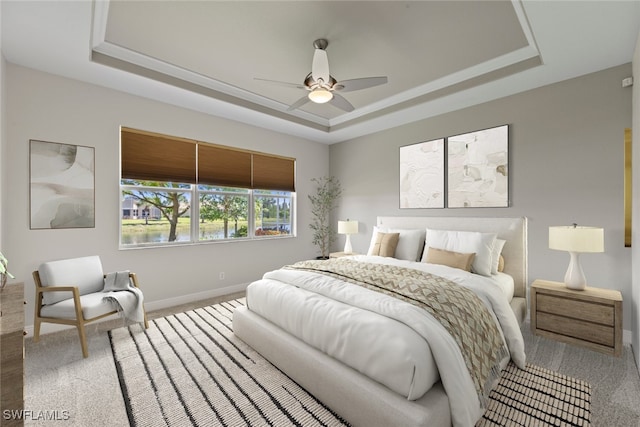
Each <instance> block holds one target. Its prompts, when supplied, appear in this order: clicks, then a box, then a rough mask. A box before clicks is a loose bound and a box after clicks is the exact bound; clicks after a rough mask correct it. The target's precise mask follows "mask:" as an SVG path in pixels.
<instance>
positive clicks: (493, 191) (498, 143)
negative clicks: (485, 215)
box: [447, 125, 509, 208]
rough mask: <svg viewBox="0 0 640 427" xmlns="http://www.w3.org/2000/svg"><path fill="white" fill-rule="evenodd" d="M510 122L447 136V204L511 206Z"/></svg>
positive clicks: (454, 206)
mask: <svg viewBox="0 0 640 427" xmlns="http://www.w3.org/2000/svg"><path fill="white" fill-rule="evenodd" d="M508 166H509V125H503V126H498V127H494V128H490V129H484V130H479V131H475V132H469V133H465V134H461V135H456V136H451V137H449V138H447V190H448V192H447V205H448V207H450V208H463V207H508V206H509V175H508V170H509V169H508Z"/></svg>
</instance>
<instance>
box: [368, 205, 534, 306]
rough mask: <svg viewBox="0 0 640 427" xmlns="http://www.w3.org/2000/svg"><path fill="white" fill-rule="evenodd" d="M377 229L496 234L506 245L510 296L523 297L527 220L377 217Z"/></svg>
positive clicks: (506, 268)
mask: <svg viewBox="0 0 640 427" xmlns="http://www.w3.org/2000/svg"><path fill="white" fill-rule="evenodd" d="M377 225H378V227H387V228H410V229H422V230H424V229H426V228H433V229H437V230H457V231H480V232H482V233H496V234H497V235H498V237H499V238H501V239H504V240H506V241H507V243H506V244H505V245H504V248H503V249H502V256H503V257H504V272H505V273H507V274H509V275H511V276H512V277H513V280H514V284H515V290H514V296H518V297H522V298H526V295H527V283H528V277H527V274H528V273H527V218H526V217H520V218H472V217H451V216H448V217H426V216H379V217H378V220H377Z"/></svg>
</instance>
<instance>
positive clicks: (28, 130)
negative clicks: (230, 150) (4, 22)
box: [1, 64, 329, 325]
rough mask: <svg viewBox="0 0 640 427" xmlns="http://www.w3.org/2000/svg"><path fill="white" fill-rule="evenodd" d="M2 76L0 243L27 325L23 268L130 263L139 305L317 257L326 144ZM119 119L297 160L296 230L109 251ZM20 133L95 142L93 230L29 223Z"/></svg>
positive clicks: (103, 93)
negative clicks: (83, 260) (317, 204)
mask: <svg viewBox="0 0 640 427" xmlns="http://www.w3.org/2000/svg"><path fill="white" fill-rule="evenodd" d="M5 73H6V76H5V78H6V93H5V95H6V99H5V101H6V102H5V105H6V109H5V119H6V120H5V122H4V123H5V129H3V130H4V131H5V132H4V133H5V138H3V147H2V149H3V157H2V166H1V167H2V173H3V181H4V182H3V185H4V187H3V192H2V245H1V247H2V251H3V253H4V254H5V255H6V256H7V258H8V259H9V262H10V267H11V271H12V272H13V273H14V274H15V275H16V281H24V282H25V293H26V296H27V301H28V302H29V304H28V306H27V314H26V316H27V317H26V324H27V325H32V324H33V305H32V304H33V293H34V288H33V280H32V277H31V272H32V271H33V270H34V269H36V268H37V267H38V265H39V264H40V263H42V262H44V261H49V260H55V259H61V258H69V257H76V256H84V255H91V254H96V255H100V256H101V258H102V261H103V265H104V269H105V271H116V270H122V269H131V270H134V271H135V272H136V273H137V274H138V276H139V279H140V282H141V286H142V288H143V290H144V293H145V299H146V302H147V306H148V307H154V306H156V307H157V306H163V305H167V304H170V303H175V302H181V301H186V300H184V299H183V300H181V298H185V296H187V298H188V299H193V298H198V297H205V296H210V295H216V294H222V293H228V292H229V291H230V290H233V289H237V288H239V287H242V285H243V284H247V283H249V282H251V281H253V280H256V279H258V278H260V277H261V276H262V274H263V273H264V272H266V271H268V270H271V269H274V268H278V267H281V266H282V265H284V264H287V263H291V262H293V261H297V260H300V259H303V258H311V257H315V256H316V248H315V247H314V246H313V245H312V243H311V242H312V236H311V233H310V230H309V228H308V226H307V224H308V223H309V221H310V218H311V214H310V211H309V203H308V198H307V194H309V191H311V190H312V189H313V186H312V183H311V181H310V180H311V178H314V177H318V176H322V175H326V174H327V173H328V170H329V148H328V146H327V145H324V144H319V143H315V142H311V141H307V140H304V139H301V138H296V137H292V136H288V135H283V134H279V133H276V132H270V131H266V130H264V129H260V128H256V127H252V126H248V125H245V124H241V123H238V122H233V121H229V120H225V119H220V118H216V117H212V116H209V115H206V114H202V113H198V112H194V111H190V110H186V109H183V108H177V107H173V106H170V105H168V104H163V103H159V102H155V101H150V100H148V99H144V98H140V97H136V96H131V95H127V94H124V93H121V92H117V91H114V90H110V89H105V88H103V87H99V86H94V85H90V84H85V83H82V82H78V81H75V80H70V79H66V78H61V77H57V76H53V75H51V74H46V73H42V72H39V71H34V70H31V69H27V68H23V67H19V66H16V65H12V64H7V66H6V67H5ZM121 125H123V126H128V127H132V128H137V129H143V130H149V131H153V132H159V133H166V134H169V135H175V136H180V137H185V138H193V139H197V140H200V141H207V142H213V143H217V144H223V145H230V146H234V147H239V148H246V149H251V150H257V151H263V152H267V153H273V154H278V155H283V156H289V157H294V158H296V159H297V177H296V178H297V189H298V203H297V207H298V216H297V220H298V237H296V238H286V239H266V240H260V241H251V242H247V241H244V242H226V243H216V244H200V245H187V246H180V247H164V248H154V249H136V250H118V232H119V231H118V225H119V221H120V218H119V212H118V206H119V186H118V185H119V126H121ZM29 139H39V140H43V141H51V142H61V143H68V144H78V145H87V146H92V147H95V155H96V181H95V184H96V201H95V202H96V226H95V228H91V229H69V230H30V229H29ZM223 271H224V272H225V279H224V280H219V273H220V272H223ZM154 303H155V305H154Z"/></svg>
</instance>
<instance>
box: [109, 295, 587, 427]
mask: <svg viewBox="0 0 640 427" xmlns="http://www.w3.org/2000/svg"><path fill="white" fill-rule="evenodd" d="M244 302H245V301H244V299H238V300H233V301H228V302H224V303H221V304H216V305H212V306H209V307H205V308H200V309H196V310H192V311H187V312H184V313H179V314H175V315H171V316H167V317H163V318H160V319H155V320H152V321H150V322H149V329H147V330H144V329H142V328H141V327H140V326H138V325H132V326H129V327H126V328H119V329H114V330H112V331H110V332H109V338H110V340H111V348H112V350H113V356H114V360H115V364H116V369H117V372H118V378H119V380H120V385H121V388H122V394H123V397H124V401H125V406H126V409H127V415H128V417H129V423H130V425H131V426H154V427H156V426H161V425H166V426H275V427H280V426H301V427H307V426H309V427H313V426H327V427H333V426H348V425H349V424H348V423H347V422H346V421H345V420H343V419H342V418H341V417H340V416H339V415H338V414H335V413H334V412H332V411H331V410H330V409H329V408H327V407H326V406H325V405H323V404H322V402H320V401H318V400H317V399H316V398H315V397H313V396H312V395H310V394H309V393H307V392H306V391H305V390H304V389H303V388H301V387H300V386H298V385H297V384H296V383H295V382H294V381H293V380H291V379H290V378H289V377H287V376H286V375H285V374H284V373H282V372H281V371H280V370H278V369H277V368H275V367H274V366H273V365H271V364H270V363H269V362H268V361H266V360H265V359H264V358H263V357H261V356H260V355H259V354H258V353H256V352H255V351H254V350H253V349H252V348H251V347H249V346H247V345H246V344H244V343H243V342H242V341H241V340H240V339H239V338H237V337H236V336H235V335H234V334H233V330H232V328H231V316H232V313H233V310H234V309H235V307H237V306H239V305H243V304H244ZM590 396H591V390H590V386H589V385H588V384H586V383H585V382H582V381H579V380H575V379H573V378H569V377H566V376H563V375H560V374H558V373H555V372H552V371H549V370H546V369H543V368H540V367H537V366H533V365H528V366H527V369H525V370H520V369H518V368H516V367H515V366H513V365H510V366H508V367H507V369H506V370H505V371H504V372H503V374H502V376H501V378H500V382H499V384H498V386H497V387H496V389H494V390H493V391H492V393H491V395H490V399H489V404H488V406H487V410H486V412H485V414H484V417H483V418H482V419H481V420H480V421H479V422H478V424H477V426H479V427H480V426H481V427H489V426H547V425H551V426H589V425H590V424H589V420H590V417H591V413H590Z"/></svg>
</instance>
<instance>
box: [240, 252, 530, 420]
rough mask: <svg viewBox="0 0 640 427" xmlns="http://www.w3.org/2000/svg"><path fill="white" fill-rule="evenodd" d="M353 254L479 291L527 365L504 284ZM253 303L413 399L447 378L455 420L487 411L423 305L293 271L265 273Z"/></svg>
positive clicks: (250, 294) (253, 290)
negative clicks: (439, 380)
mask: <svg viewBox="0 0 640 427" xmlns="http://www.w3.org/2000/svg"><path fill="white" fill-rule="evenodd" d="M353 259H355V260H358V261H365V262H377V263H383V264H391V265H398V266H405V267H412V268H417V269H420V270H423V271H427V272H430V273H433V274H437V275H440V276H443V277H446V278H448V279H450V280H453V281H455V282H457V283H459V284H461V285H463V286H465V287H468V288H470V289H472V290H473V291H474V292H476V293H477V294H478V296H479V297H480V298H481V299H482V300H483V302H484V303H485V304H486V305H487V306H488V307H490V308H491V309H492V311H493V313H495V316H496V319H497V321H498V322H499V324H500V326H501V328H502V331H503V336H504V337H505V339H506V344H507V347H508V348H509V351H510V352H511V357H512V359H513V360H514V361H515V362H516V363H517V364H518V365H519V366H521V367H524V361H525V356H524V343H523V340H522V335H521V333H520V329H519V326H518V322H517V320H516V319H515V315H514V314H513V311H511V309H510V307H509V303H508V298H506V297H505V294H504V287H505V286H504V285H505V283H503V284H502V285H503V286H501V285H499V284H498V283H497V281H496V280H494V279H493V278H491V277H485V276H479V275H477V274H472V273H468V272H465V271H462V270H457V269H453V268H450V267H446V266H442V265H434V264H425V263H415V262H410V261H402V260H397V259H394V258H382V257H372V256H357V257H354V258H353ZM501 280H503V281H505V280H504V279H501ZM506 282H508V280H507V281H506ZM286 283H289V284H290V285H293V287H292V286H290V285H288V284H286ZM506 287H507V289H508V283H507V286H506ZM299 288H302V289H299ZM512 294H513V291H511V295H512ZM326 297H328V298H326ZM247 303H248V307H249V309H251V310H252V311H254V312H256V313H257V314H260V315H261V316H263V317H264V318H266V319H268V320H270V321H272V322H273V323H275V324H277V325H278V326H280V327H281V328H282V329H284V330H286V331H287V332H289V333H291V334H292V335H294V336H296V337H298V338H299V339H301V340H303V341H305V342H306V343H308V344H310V345H312V346H314V347H316V348H318V349H321V350H322V351H324V352H325V353H327V354H329V355H331V356H333V357H335V358H336V359H339V360H341V361H342V362H343V363H345V364H347V365H348V366H351V367H353V368H354V369H357V370H359V371H360V372H362V373H364V374H366V375H367V376H369V377H371V378H373V379H375V380H377V381H379V382H381V383H382V384H384V385H386V386H387V387H389V388H390V389H392V390H394V391H396V392H398V393H400V394H402V395H404V396H407V397H408V398H409V399H416V398H419V397H420V396H422V395H423V394H424V393H425V392H426V391H427V390H428V389H429V388H430V387H431V386H432V385H433V383H434V382H436V381H437V380H438V377H439V375H442V382H443V385H444V387H445V389H446V391H447V394H448V395H449V396H456V398H452V399H450V402H451V405H452V408H451V410H452V411H451V413H452V417H453V419H454V424H455V425H472V424H473V423H475V420H477V418H478V417H479V416H480V415H481V414H482V412H481V409H480V407H479V402H478V398H477V395H476V393H475V390H474V387H473V384H472V380H471V377H470V375H469V373H468V371H466V369H461V366H464V361H463V360H462V357H461V355H460V352H459V350H457V345H456V344H455V341H453V339H452V338H451V336H450V335H449V334H448V333H446V331H445V330H444V328H443V327H442V326H441V325H440V324H439V323H438V322H437V321H435V320H434V319H433V318H432V317H431V316H429V315H427V314H426V313H425V311H424V310H421V309H419V308H417V307H415V306H413V305H411V304H408V303H406V302H402V301H400V300H397V299H395V298H391V297H388V296H386V295H383V294H380V293H377V292H374V291H370V290H367V289H364V288H361V287H359V286H356V285H352V284H349V283H346V282H342V281H340V280H338V279H334V278H331V277H328V276H322V275H320V274H317V273H311V272H302V271H292V270H276V271H273V272H270V273H267V274H265V276H264V278H263V279H262V280H260V281H258V282H255V283H254V284H252V285H250V286H249V288H248V289H247ZM381 314H382V315H381ZM407 324H408V325H411V327H407V326H406V325H407ZM383 330H384V331H385V332H383ZM426 337H428V338H429V342H427V341H426V340H425V339H424V338H426Z"/></svg>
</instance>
